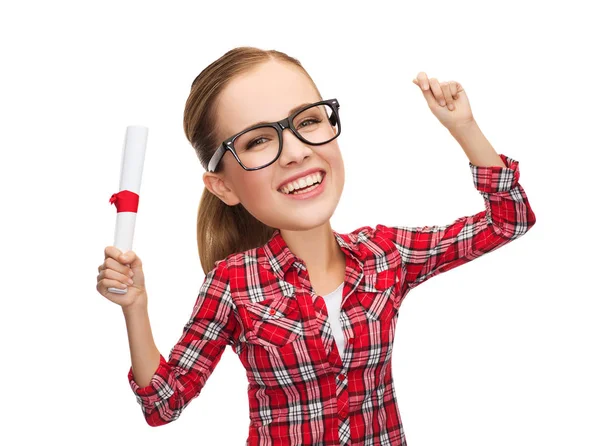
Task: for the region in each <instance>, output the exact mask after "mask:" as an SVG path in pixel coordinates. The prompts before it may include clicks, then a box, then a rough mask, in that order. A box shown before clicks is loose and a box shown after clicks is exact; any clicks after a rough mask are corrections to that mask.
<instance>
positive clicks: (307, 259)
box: [280, 220, 346, 281]
mask: <svg viewBox="0 0 600 446" xmlns="http://www.w3.org/2000/svg"><path fill="white" fill-rule="evenodd" d="M280 232H281V236H282V237H283V239H284V240H285V242H286V244H287V245H288V248H289V249H290V251H292V252H293V253H294V254H295V255H296V257H299V258H300V259H302V260H303V261H304V263H305V264H306V268H307V269H308V274H309V276H310V277H311V281H312V280H320V279H322V278H324V277H328V276H329V277H330V276H332V275H338V276H339V272H340V271H342V272H343V271H344V269H345V265H346V256H345V255H344V252H343V251H342V250H341V248H340V246H339V245H338V243H337V241H336V240H335V235H334V234H333V230H332V229H331V223H330V222H329V220H328V221H327V222H326V223H324V224H323V225H321V226H317V227H316V228H312V229H309V230H306V231H290V230H287V229H281V230H280ZM342 277H343V274H342Z"/></svg>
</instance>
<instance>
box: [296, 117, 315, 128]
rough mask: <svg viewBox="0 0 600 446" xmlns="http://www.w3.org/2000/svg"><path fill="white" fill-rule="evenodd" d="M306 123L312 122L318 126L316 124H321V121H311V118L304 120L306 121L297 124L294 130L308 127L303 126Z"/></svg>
mask: <svg viewBox="0 0 600 446" xmlns="http://www.w3.org/2000/svg"><path fill="white" fill-rule="evenodd" d="M307 122H314V123H315V124H318V123H320V122H321V120H320V119H312V118H310V119H306V120H304V121H302V122H301V123H300V124H298V125H297V126H296V128H303V127H308V126H306V125H304V124H305V123H307Z"/></svg>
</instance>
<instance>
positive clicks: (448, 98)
mask: <svg viewBox="0 0 600 446" xmlns="http://www.w3.org/2000/svg"><path fill="white" fill-rule="evenodd" d="M440 87H441V89H442V93H443V94H444V100H445V101H446V106H447V107H448V110H454V100H453V99H452V93H450V85H448V82H442V83H441V84H440Z"/></svg>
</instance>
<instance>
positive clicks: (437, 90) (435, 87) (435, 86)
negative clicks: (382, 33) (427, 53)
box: [429, 77, 446, 107]
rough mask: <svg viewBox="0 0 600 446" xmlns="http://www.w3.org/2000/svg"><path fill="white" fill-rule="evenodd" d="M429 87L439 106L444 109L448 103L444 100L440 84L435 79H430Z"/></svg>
mask: <svg viewBox="0 0 600 446" xmlns="http://www.w3.org/2000/svg"><path fill="white" fill-rule="evenodd" d="M429 86H430V87H431V92H432V93H433V95H434V96H435V99H436V100H437V102H438V104H440V105H441V106H442V107H443V106H444V105H446V101H445V100H444V93H443V92H442V88H441V87H440V83H439V82H438V80H437V79H436V78H434V77H432V78H430V79H429Z"/></svg>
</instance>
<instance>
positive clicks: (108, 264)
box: [104, 259, 133, 276]
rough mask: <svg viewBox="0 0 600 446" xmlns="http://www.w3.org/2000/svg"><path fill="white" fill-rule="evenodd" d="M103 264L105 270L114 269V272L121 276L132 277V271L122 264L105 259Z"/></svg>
mask: <svg viewBox="0 0 600 446" xmlns="http://www.w3.org/2000/svg"><path fill="white" fill-rule="evenodd" d="M104 264H105V265H106V268H107V269H114V270H115V271H117V272H119V273H121V274H123V275H126V276H133V271H132V269H131V267H129V266H127V265H123V264H122V263H120V262H117V261H116V260H115V259H106V260H105V261H104Z"/></svg>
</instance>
